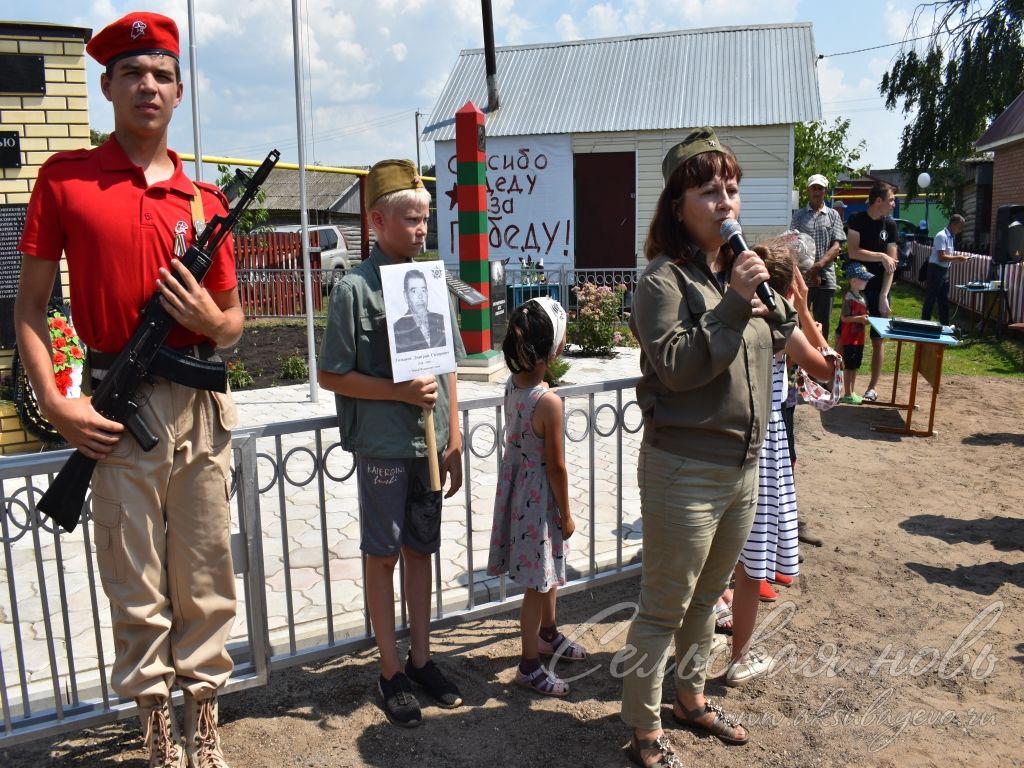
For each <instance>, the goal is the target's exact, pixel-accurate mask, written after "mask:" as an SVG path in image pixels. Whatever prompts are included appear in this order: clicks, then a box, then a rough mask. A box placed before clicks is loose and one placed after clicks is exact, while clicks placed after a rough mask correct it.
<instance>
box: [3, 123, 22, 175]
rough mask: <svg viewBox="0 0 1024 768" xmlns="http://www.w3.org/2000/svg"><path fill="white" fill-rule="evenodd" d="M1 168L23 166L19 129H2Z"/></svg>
mask: <svg viewBox="0 0 1024 768" xmlns="http://www.w3.org/2000/svg"><path fill="white" fill-rule="evenodd" d="M0 168H21V136H20V134H18V132H17V131H0Z"/></svg>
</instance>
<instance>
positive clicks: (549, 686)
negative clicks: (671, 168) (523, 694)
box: [516, 664, 569, 697]
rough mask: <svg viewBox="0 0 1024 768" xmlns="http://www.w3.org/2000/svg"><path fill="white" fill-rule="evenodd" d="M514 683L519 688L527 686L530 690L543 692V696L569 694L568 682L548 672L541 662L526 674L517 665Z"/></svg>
mask: <svg viewBox="0 0 1024 768" xmlns="http://www.w3.org/2000/svg"><path fill="white" fill-rule="evenodd" d="M516 685H518V686H520V687H521V688H529V689H530V690H532V691H535V692H536V693H540V694H543V695H544V696H559V697H561V696H568V695H569V684H568V683H567V682H565V681H564V680H562V679H561V678H559V677H558V676H557V675H553V674H552V673H550V672H548V671H547V670H546V669H545V668H544V665H543V664H542V665H541V666H539V667H537V668H536V669H535V670H533V672H531V673H530V674H528V675H527V674H524V673H523V672H522V671H520V670H519V668H518V667H517V668H516Z"/></svg>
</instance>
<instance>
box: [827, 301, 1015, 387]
mask: <svg viewBox="0 0 1024 768" xmlns="http://www.w3.org/2000/svg"><path fill="white" fill-rule="evenodd" d="M844 293H845V288H840V289H837V290H836V297H835V303H834V305H833V307H832V326H831V327H832V336H833V337H834V336H835V329H836V328H838V327H839V310H840V307H841V306H842V300H843V294H844ZM923 301H924V291H923V290H921V289H920V288H918V287H917V286H914V285H910V284H907V283H896V284H895V285H894V286H893V293H892V316H893V317H920V316H921V305H922V303H923ZM953 323H954V324H955V325H959V326H960V327H961V328H962V329H963V331H964V332H963V343H961V344H960V345H958V346H956V347H947V349H946V351H945V353H944V354H943V358H942V374H943V376H948V375H953V374H961V375H966V376H1016V377H1021V378H1024V339H1022V338H1021V337H1020V336H1016V335H1014V334H1012V333H1004V334H1003V339H1002V341H999V340H998V339H997V338H996V336H995V329H994V328H993V327H992V323H991V321H990V322H989V325H988V326H987V327H986V329H985V332H986V335H985V337H984V338H982V339H979V338H977V334H976V331H975V326H976V325H977V318H976V317H975V316H974V315H972V314H971V313H970V312H966V311H965V310H964V309H963V308H961V309H960V310H959V311H958V312H957V314H956V316H955V317H954V319H953ZM833 340H834V338H833V339H830V341H833ZM885 346H886V353H885V364H884V365H883V366H882V370H883V371H884V372H886V373H892V372H893V370H894V367H895V362H896V345H895V344H894V343H893V342H888V343H886V345H885ZM913 361H914V355H913V350H908V349H904V351H903V355H902V357H901V359H900V371H901V372H908V373H909V372H910V368H911V365H912V364H913ZM870 372H871V344H870V343H866V344H865V345H864V362H863V363H862V364H861V367H860V375H861V376H864V375H867V374H870Z"/></svg>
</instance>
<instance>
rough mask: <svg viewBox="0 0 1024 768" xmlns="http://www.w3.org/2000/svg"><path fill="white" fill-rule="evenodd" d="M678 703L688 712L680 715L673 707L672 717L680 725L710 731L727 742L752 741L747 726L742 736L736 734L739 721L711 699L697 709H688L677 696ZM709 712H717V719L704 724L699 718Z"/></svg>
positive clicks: (740, 742) (741, 742)
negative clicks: (682, 715)
mask: <svg viewBox="0 0 1024 768" xmlns="http://www.w3.org/2000/svg"><path fill="white" fill-rule="evenodd" d="M676 703H677V704H679V708H680V709H682V710H683V712H685V713H686V715H685V716H684V717H680V716H679V715H677V714H676V711H675V708H673V709H672V718H673V719H674V720H675V721H676V722H677V723H679V724H680V725H686V726H689V727H690V728H696V729H697V730H698V731H705V732H707V733H710V734H711V735H712V736H717V737H718V738H719V739H721V740H722V741H724V742H725V743H726V744H746V743H747V742H748V741H750V731H747V729H746V728H744V729H743V730H745V731H746V734H744V736H743V737H742V738H740V737H738V736H737V735H736V734H737V732H738V731H739V727H740V725H742V724H741V723H740V722H739V721H737V720H734V719H733V718H732V717H730V716H729V715H727V714H725V712H724V711H722V708H721V707H720V706H718V705H717V704H712V703H711V702H710V701H705V702H704V708H703V709H702V708H700V707H697V708H695V709H690V710H687V709H686V707H684V706H683V702H681V701H679V699H678V698H676ZM708 712H714V713H715V719H714V720H712V721H711V725H704V723H702V722H700V721H699V718H701V717H703V716H704V715H705V714H707V713H708Z"/></svg>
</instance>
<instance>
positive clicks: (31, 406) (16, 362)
mask: <svg viewBox="0 0 1024 768" xmlns="http://www.w3.org/2000/svg"><path fill="white" fill-rule="evenodd" d="M70 314H71V313H70V311H69V310H68V308H67V307H66V306H64V305H60V304H56V303H51V305H50V309H49V310H48V311H47V327H48V329H49V331H50V347H51V348H52V350H53V376H54V380H55V381H56V383H57V389H58V390H59V391H60V393H61V394H62V395H64V397H79V396H80V395H81V386H82V373H83V371H84V368H85V347H84V345H83V344H82V340H81V339H80V338H78V334H77V333H76V332H75V327H74V325H72V323H71V317H70ZM12 367H13V369H14V370H13V378H14V404H15V406H16V407H17V409H18V416H19V417H20V418H21V423H22V426H24V427H25V430H26V431H27V432H29V433H30V434H31V435H33V436H34V437H35V438H37V439H38V440H41V441H42V442H43V443H45V444H47V445H48V446H52V447H56V446H60V445H63V444H64V438H63V437H61V435H60V433H59V432H57V430H56V429H54V427H53V425H52V424H50V422H48V421H47V420H46V419H44V418H43V415H42V414H41V413H40V412H39V404H38V402H37V401H36V396H35V392H33V391H32V385H31V384H30V383H29V380H28V375H27V374H26V373H25V370H24V367H23V366H22V364H21V359H20V356H19V354H18V350H17V349H15V350H14V359H13V361H12Z"/></svg>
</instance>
